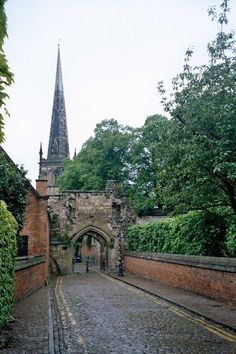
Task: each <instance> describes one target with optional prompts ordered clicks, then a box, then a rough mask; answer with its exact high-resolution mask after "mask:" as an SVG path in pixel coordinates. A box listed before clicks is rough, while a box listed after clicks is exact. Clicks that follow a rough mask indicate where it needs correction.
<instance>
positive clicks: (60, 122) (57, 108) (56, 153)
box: [48, 45, 69, 161]
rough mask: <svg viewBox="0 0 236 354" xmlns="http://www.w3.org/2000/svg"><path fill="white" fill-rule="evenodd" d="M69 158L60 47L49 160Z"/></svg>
mask: <svg viewBox="0 0 236 354" xmlns="http://www.w3.org/2000/svg"><path fill="white" fill-rule="evenodd" d="M66 157H69V142H68V133H67V121H66V108H65V99H64V90H63V82H62V73H61V56H60V46H59V45H58V54H57V70H56V82H55V90H54V100H53V109H52V120H51V130H50V137H49V144H48V159H50V160H55V159H56V160H60V161H61V160H63V159H64V158H66Z"/></svg>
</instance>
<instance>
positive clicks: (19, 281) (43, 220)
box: [15, 181, 49, 300]
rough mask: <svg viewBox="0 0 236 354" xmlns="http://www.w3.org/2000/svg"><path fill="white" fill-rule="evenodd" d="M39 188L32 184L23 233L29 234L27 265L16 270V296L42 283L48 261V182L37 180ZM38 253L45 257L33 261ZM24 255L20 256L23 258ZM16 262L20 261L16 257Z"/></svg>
mask: <svg viewBox="0 0 236 354" xmlns="http://www.w3.org/2000/svg"><path fill="white" fill-rule="evenodd" d="M36 188H37V191H36V190H35V189H34V188H33V187H32V186H30V188H29V194H28V205H27V207H26V210H25V220H24V227H23V229H22V231H21V233H20V235H23V236H28V257H26V261H27V259H28V266H27V267H26V266H24V267H23V268H22V269H18V270H15V299H16V300H19V299H21V298H22V297H24V296H26V295H28V294H30V293H32V292H33V291H35V290H36V289H38V288H39V287H41V286H43V285H44V284H45V282H46V279H47V273H48V265H49V226H48V212H47V197H46V191H47V182H46V181H37V186H36ZM37 256H42V257H43V262H42V263H41V264H37V265H32V264H33V262H32V260H33V259H34V258H35V259H36V258H37ZM20 259H21V257H19V258H18V261H20ZM16 265H17V261H16Z"/></svg>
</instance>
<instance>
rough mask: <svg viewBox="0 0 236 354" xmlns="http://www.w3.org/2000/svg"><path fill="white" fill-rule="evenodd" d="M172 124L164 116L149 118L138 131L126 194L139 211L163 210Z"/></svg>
mask: <svg viewBox="0 0 236 354" xmlns="http://www.w3.org/2000/svg"><path fill="white" fill-rule="evenodd" d="M168 129H169V122H168V120H167V118H165V117H164V116H161V115H154V116H151V117H148V118H147V119H146V121H145V124H144V126H143V127H141V128H138V129H136V130H135V131H134V133H133V135H132V138H131V141H130V149H129V154H128V156H127V162H126V169H127V176H128V178H127V180H126V181H125V185H126V192H127V194H128V195H129V197H130V199H131V201H132V203H133V206H134V208H135V210H136V211H137V212H138V213H139V214H147V213H148V211H149V210H150V209H151V208H154V207H155V206H157V207H159V208H162V207H163V196H162V189H163V187H164V185H165V179H164V177H163V170H164V169H165V163H166V162H165V150H166V148H167V147H166V139H167V136H168Z"/></svg>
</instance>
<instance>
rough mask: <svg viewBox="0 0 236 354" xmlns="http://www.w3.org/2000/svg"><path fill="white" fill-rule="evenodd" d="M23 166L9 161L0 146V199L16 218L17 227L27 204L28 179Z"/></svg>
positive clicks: (22, 218)
mask: <svg viewBox="0 0 236 354" xmlns="http://www.w3.org/2000/svg"><path fill="white" fill-rule="evenodd" d="M25 175H26V171H25V170H24V169H23V167H17V166H16V165H15V164H14V163H13V162H12V161H9V159H8V158H7V156H6V154H5V153H4V151H3V149H1V147H0V200H3V201H4V202H5V203H6V204H7V207H8V210H9V211H10V212H11V213H12V214H13V215H14V217H15V218H16V220H17V222H18V224H19V228H22V226H23V221H24V211H25V207H26V205H27V196H28V189H29V181H28V180H27V179H26V177H25Z"/></svg>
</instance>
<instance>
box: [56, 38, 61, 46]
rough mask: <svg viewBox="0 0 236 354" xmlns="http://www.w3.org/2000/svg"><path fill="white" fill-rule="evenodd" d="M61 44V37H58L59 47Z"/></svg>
mask: <svg viewBox="0 0 236 354" xmlns="http://www.w3.org/2000/svg"><path fill="white" fill-rule="evenodd" d="M60 44H61V38H58V39H57V45H58V48H60Z"/></svg>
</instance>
